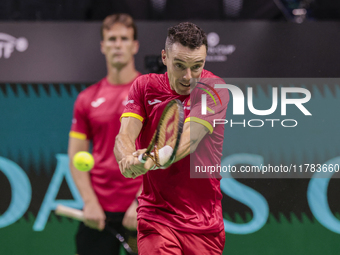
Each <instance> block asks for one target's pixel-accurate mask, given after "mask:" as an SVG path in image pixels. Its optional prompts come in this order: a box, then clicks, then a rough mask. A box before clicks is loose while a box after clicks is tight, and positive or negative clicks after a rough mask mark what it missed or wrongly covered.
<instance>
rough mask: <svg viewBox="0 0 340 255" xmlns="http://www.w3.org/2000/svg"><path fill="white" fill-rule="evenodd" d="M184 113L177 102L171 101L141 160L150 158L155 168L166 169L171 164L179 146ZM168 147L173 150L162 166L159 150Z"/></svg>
mask: <svg viewBox="0 0 340 255" xmlns="http://www.w3.org/2000/svg"><path fill="white" fill-rule="evenodd" d="M183 122H184V113H183V107H182V104H181V102H180V101H179V100H173V101H171V102H170V103H169V104H168V105H167V106H166V107H165V109H164V111H163V113H162V116H161V119H160V121H159V124H158V127H157V130H156V131H155V133H154V135H153V138H152V140H151V142H150V144H149V147H148V148H147V150H146V152H145V153H144V155H145V156H143V159H144V160H146V158H147V157H149V158H151V159H152V160H153V162H154V163H155V165H156V166H157V167H163V166H165V167H167V166H169V164H171V163H172V161H173V159H174V157H175V155H176V151H177V148H178V145H179V139H180V136H181V133H182V129H183ZM166 145H168V146H170V147H171V148H172V149H173V152H172V155H171V156H170V158H169V160H167V162H166V163H164V159H163V160H162V161H163V165H162V164H161V163H160V157H159V150H160V149H162V148H163V147H164V146H166Z"/></svg>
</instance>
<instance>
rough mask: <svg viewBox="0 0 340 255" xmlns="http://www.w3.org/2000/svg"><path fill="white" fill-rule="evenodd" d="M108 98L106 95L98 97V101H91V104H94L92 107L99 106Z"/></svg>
mask: <svg viewBox="0 0 340 255" xmlns="http://www.w3.org/2000/svg"><path fill="white" fill-rule="evenodd" d="M105 101H106V100H105V98H104V97H100V98H98V99H97V100H96V101H93V102H91V105H92V107H95V108H97V107H98V106H100V105H101V104H102V103H104V102H105Z"/></svg>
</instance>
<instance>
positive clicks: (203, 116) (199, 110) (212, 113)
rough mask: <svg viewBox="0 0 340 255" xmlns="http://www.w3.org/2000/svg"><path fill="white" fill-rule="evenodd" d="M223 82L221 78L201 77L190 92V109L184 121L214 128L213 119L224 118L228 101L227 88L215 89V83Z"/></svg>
mask: <svg viewBox="0 0 340 255" xmlns="http://www.w3.org/2000/svg"><path fill="white" fill-rule="evenodd" d="M222 83H223V84H224V83H225V82H224V81H223V80H222V79H221V78H202V79H201V80H200V82H198V84H197V86H196V87H195V88H194V90H193V91H192V92H191V95H190V99H191V110H190V114H189V116H188V118H187V119H186V120H185V122H188V121H194V122H197V123H200V124H202V125H204V126H205V127H207V128H208V129H209V132H210V134H211V133H212V132H213V130H214V120H215V119H225V116H226V112H227V107H228V103H229V92H228V90H227V89H216V88H214V86H215V84H222Z"/></svg>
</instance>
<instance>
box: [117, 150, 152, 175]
mask: <svg viewBox="0 0 340 255" xmlns="http://www.w3.org/2000/svg"><path fill="white" fill-rule="evenodd" d="M118 165H119V169H120V172H121V173H122V174H123V175H124V176H125V177H127V178H136V177H138V176H140V175H142V174H145V173H146V172H147V171H148V170H147V169H145V168H144V166H143V164H142V163H141V162H139V160H138V157H136V156H134V155H128V156H126V157H125V158H123V159H122V160H121V161H119V162H118Z"/></svg>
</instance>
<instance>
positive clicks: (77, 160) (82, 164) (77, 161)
mask: <svg viewBox="0 0 340 255" xmlns="http://www.w3.org/2000/svg"><path fill="white" fill-rule="evenodd" d="M73 165H74V167H75V168H77V169H78V170H79V171H82V172H86V171H90V170H91V169H92V167H93V166H94V159H93V156H92V155H91V154H90V153H88V152H87V151H79V152H77V153H76V154H75V155H74V157H73Z"/></svg>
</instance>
